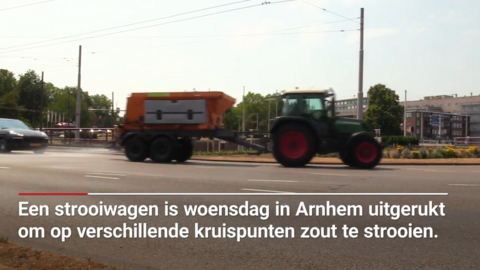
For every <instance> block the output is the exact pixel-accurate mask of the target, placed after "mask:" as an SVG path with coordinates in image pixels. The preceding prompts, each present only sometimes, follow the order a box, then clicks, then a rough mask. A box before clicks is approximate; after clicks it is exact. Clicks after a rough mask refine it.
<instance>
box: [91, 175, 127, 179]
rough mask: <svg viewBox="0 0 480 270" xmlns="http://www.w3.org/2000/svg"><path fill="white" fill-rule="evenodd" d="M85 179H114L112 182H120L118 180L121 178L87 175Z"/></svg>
mask: <svg viewBox="0 0 480 270" xmlns="http://www.w3.org/2000/svg"><path fill="white" fill-rule="evenodd" d="M85 177H88V178H100V179H112V180H118V179H120V178H116V177H107V176H97V175H85Z"/></svg>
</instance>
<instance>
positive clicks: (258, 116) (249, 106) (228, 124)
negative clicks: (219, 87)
mask: <svg viewBox="0 0 480 270" xmlns="http://www.w3.org/2000/svg"><path fill="white" fill-rule="evenodd" d="M279 97H280V94H279V93H278V94H277V93H276V94H269V95H266V96H263V95H261V94H258V93H252V92H249V93H248V94H246V95H245V99H244V100H242V101H241V102H240V103H238V104H237V105H236V106H235V107H233V108H232V109H231V111H230V112H228V113H226V114H225V115H224V118H223V119H224V120H223V124H224V125H225V129H230V130H238V131H241V130H242V119H243V108H244V107H245V131H249V130H250V129H253V130H257V121H258V131H259V132H264V133H266V132H268V118H269V106H270V119H273V118H275V116H276V112H275V110H277V111H278V115H280V114H281V111H282V108H283V103H282V100H281V99H280V98H279ZM270 98H273V99H276V100H273V101H268V100H267V99H270Z"/></svg>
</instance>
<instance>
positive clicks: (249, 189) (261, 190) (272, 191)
mask: <svg viewBox="0 0 480 270" xmlns="http://www.w3.org/2000/svg"><path fill="white" fill-rule="evenodd" d="M242 190H243V191H257V192H270V193H295V192H289V191H278V190H265V189H251V188H242Z"/></svg>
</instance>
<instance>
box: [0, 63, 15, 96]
mask: <svg viewBox="0 0 480 270" xmlns="http://www.w3.org/2000/svg"><path fill="white" fill-rule="evenodd" d="M16 86H17V79H16V78H15V74H13V72H10V71H8V70H6V69H0V97H2V96H3V95H5V94H7V93H9V92H11V91H14V90H15V87H16Z"/></svg>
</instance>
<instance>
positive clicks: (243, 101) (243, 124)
mask: <svg viewBox="0 0 480 270" xmlns="http://www.w3.org/2000/svg"><path fill="white" fill-rule="evenodd" d="M242 103H243V116H242V134H243V136H245V107H246V106H245V86H244V87H243V100H242ZM244 149H245V147H244V146H243V145H242V151H243V150H244Z"/></svg>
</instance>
